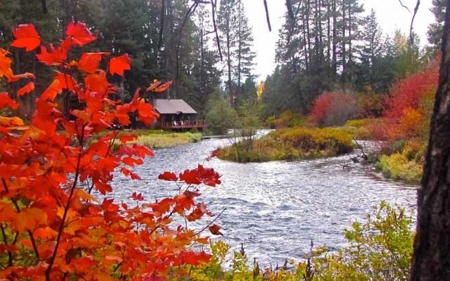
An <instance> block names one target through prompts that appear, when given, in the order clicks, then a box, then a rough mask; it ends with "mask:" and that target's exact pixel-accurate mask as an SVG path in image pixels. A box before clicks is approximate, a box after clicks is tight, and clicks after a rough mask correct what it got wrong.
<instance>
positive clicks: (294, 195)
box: [113, 139, 416, 265]
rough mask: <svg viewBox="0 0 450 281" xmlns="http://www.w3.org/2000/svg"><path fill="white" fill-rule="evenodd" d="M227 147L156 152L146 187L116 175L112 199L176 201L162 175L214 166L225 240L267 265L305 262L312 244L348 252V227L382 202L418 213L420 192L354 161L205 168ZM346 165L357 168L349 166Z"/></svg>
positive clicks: (209, 199) (207, 197) (206, 143)
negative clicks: (218, 179) (134, 197)
mask: <svg viewBox="0 0 450 281" xmlns="http://www.w3.org/2000/svg"><path fill="white" fill-rule="evenodd" d="M228 144H230V140H228V139H211V140H203V141H201V142H199V143H194V144H189V145H183V146H178V147H174V148H168V149H161V150H157V151H155V157H153V158H147V159H146V160H145V163H144V164H143V165H142V166H140V167H137V169H136V172H137V173H138V174H139V175H140V176H141V178H142V180H141V181H132V180H130V179H127V178H125V177H123V176H120V175H117V176H116V178H115V179H114V186H116V189H115V190H116V191H115V193H114V194H113V195H114V197H115V198H127V197H128V196H129V195H130V194H131V193H133V192H141V193H142V194H143V195H144V196H145V198H146V199H147V200H154V199H159V198H163V197H166V196H173V195H175V194H176V192H177V191H176V188H175V184H174V183H173V182H165V181H160V180H158V179H157V177H158V175H159V174H160V173H162V172H164V171H173V172H175V173H179V172H182V171H184V170H185V169H192V168H195V167H196V166H197V163H200V164H204V165H205V166H207V167H213V168H214V169H215V170H216V171H217V172H219V173H220V174H221V175H222V177H221V180H222V184H221V185H219V186H218V187H215V188H210V187H203V188H201V191H202V196H201V198H202V201H203V202H205V203H206V204H207V205H208V207H209V209H210V210H211V211H212V212H213V213H214V214H219V213H220V212H221V211H222V210H223V209H224V208H226V210H225V211H224V212H223V214H222V215H221V216H220V217H219V218H218V219H217V221H216V223H217V224H219V225H220V226H221V227H222V232H223V235H224V236H223V237H221V238H220V239H222V240H223V241H225V242H227V243H228V244H230V245H231V246H232V247H233V249H235V250H238V249H239V248H240V245H241V243H243V244H244V247H245V251H246V253H247V256H248V257H249V259H250V260H253V258H257V260H258V261H259V262H260V263H261V264H263V265H268V264H269V263H271V264H274V265H275V264H277V263H278V264H283V263H284V261H285V260H286V259H296V260H298V259H301V258H302V257H303V256H304V254H305V253H308V252H309V248H310V243H311V240H313V241H314V245H316V246H318V245H324V244H325V245H327V246H328V247H329V248H330V249H332V250H333V249H337V248H339V247H342V246H345V243H346V240H345V239H344V228H349V227H350V226H351V224H352V223H353V222H354V221H363V220H364V218H365V217H366V215H367V214H368V213H370V212H371V210H372V207H373V206H376V205H377V204H379V202H381V201H382V200H386V201H387V202H389V203H390V204H399V205H401V206H403V207H406V208H408V209H411V210H414V209H415V206H416V189H415V187H412V186H405V185H402V184H399V183H394V182H391V181H386V180H383V179H381V178H379V177H378V176H376V174H375V173H374V172H373V171H372V170H370V169H369V168H367V167H364V166H362V165H360V164H354V163H351V161H350V157H351V156H354V155H345V156H340V157H334V158H327V159H317V160H308V161H293V162H287V161H277V162H267V163H249V164H239V163H232V162H227V161H222V160H220V159H217V158H215V159H213V160H211V161H210V162H205V158H206V157H207V156H208V155H209V154H210V152H211V151H213V150H214V149H216V148H217V147H220V146H225V145H228ZM347 163H351V164H350V167H347V168H343V165H344V164H347ZM211 220H212V218H210V217H208V218H206V219H205V220H203V221H202V222H201V223H202V225H203V226H204V225H206V224H207V222H208V221H211ZM193 227H194V228H195V227H197V228H198V227H200V226H198V225H194V226H193Z"/></svg>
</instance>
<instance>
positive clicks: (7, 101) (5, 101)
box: [0, 92, 19, 109]
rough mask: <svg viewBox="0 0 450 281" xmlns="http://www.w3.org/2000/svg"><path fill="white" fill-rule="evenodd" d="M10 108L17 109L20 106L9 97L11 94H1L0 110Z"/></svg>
mask: <svg viewBox="0 0 450 281" xmlns="http://www.w3.org/2000/svg"><path fill="white" fill-rule="evenodd" d="M7 106H8V107H10V108H11V109H16V108H17V107H18V106H19V104H18V103H16V102H15V101H14V100H12V99H11V98H10V97H9V94H8V93H6V92H3V93H0V109H1V108H5V107H7Z"/></svg>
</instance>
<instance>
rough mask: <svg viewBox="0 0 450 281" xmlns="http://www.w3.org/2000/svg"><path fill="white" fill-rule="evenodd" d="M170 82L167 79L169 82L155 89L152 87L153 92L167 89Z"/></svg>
mask: <svg viewBox="0 0 450 281" xmlns="http://www.w3.org/2000/svg"><path fill="white" fill-rule="evenodd" d="M172 83H173V82H172V81H169V82H167V83H165V84H163V85H161V86H159V87H157V88H156V89H154V90H153V92H156V93H161V92H164V91H165V90H167V89H168V88H169V87H170V85H172Z"/></svg>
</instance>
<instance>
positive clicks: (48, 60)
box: [36, 44, 68, 65]
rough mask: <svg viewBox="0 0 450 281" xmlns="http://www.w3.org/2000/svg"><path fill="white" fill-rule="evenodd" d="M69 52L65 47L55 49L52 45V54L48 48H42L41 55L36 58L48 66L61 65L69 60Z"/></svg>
mask: <svg viewBox="0 0 450 281" xmlns="http://www.w3.org/2000/svg"><path fill="white" fill-rule="evenodd" d="M67 51H68V50H66V49H65V48H63V47H59V48H55V47H53V45H52V44H50V52H49V51H48V50H47V47H45V46H41V53H40V54H38V55H36V57H37V59H38V60H39V61H40V62H42V63H45V64H46V65H59V64H61V63H62V62H64V61H65V60H66V59H67Z"/></svg>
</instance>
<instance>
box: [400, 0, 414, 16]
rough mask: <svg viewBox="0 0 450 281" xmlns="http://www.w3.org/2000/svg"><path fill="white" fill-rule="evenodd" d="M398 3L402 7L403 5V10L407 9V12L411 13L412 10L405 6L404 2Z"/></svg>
mask: <svg viewBox="0 0 450 281" xmlns="http://www.w3.org/2000/svg"><path fill="white" fill-rule="evenodd" d="M398 2H400V5H401V6H402V7H403V8H405V9H406V10H408V12H410V13H411V10H410V9H409V8H408V7H406V6H405V4H403V2H402V0H398Z"/></svg>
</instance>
